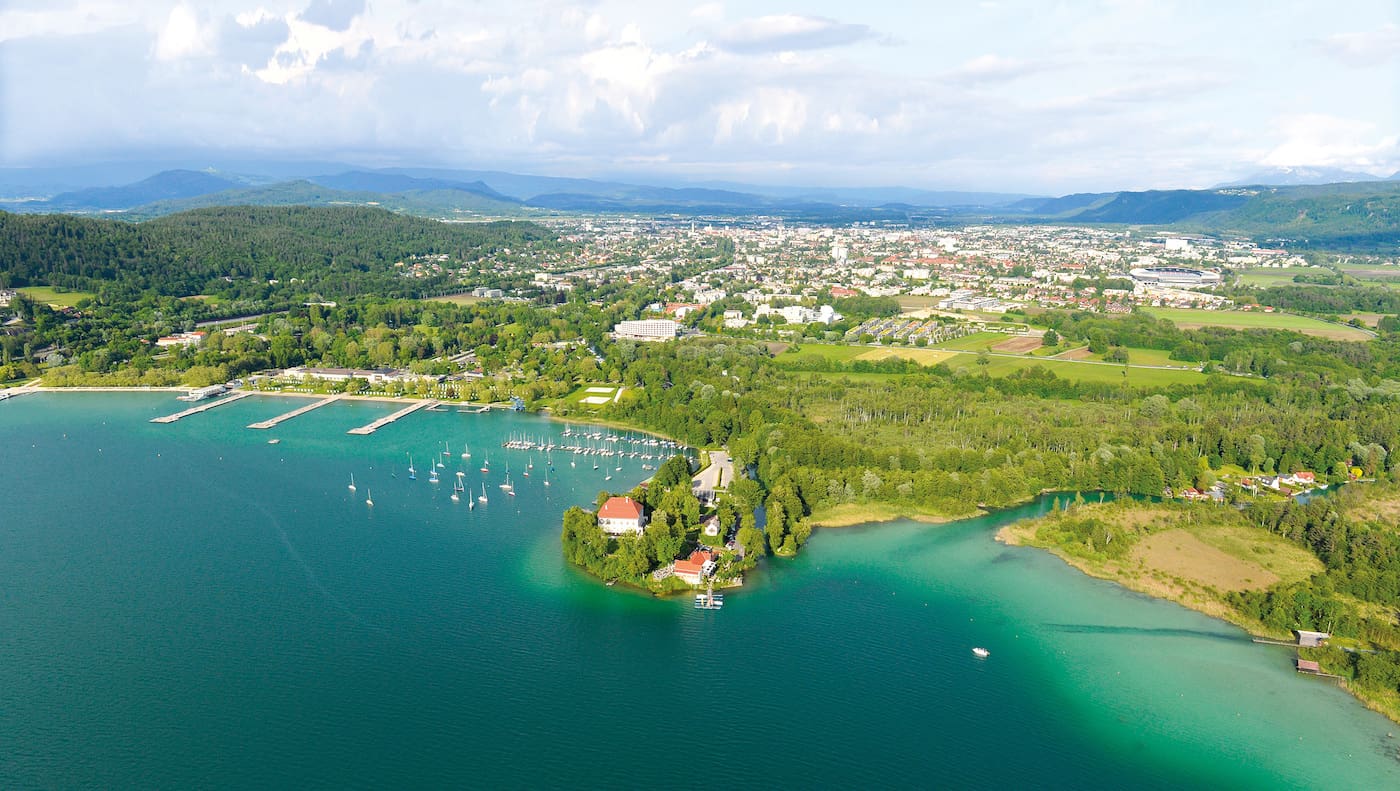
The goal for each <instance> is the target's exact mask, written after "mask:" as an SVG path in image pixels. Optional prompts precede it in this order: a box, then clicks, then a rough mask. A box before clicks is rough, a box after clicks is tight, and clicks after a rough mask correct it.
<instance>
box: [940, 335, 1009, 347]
mask: <svg viewBox="0 0 1400 791" xmlns="http://www.w3.org/2000/svg"><path fill="white" fill-rule="evenodd" d="M1004 340H1006V336H1005V335H1003V334H1001V333H999V332H974V333H972V334H971V335H964V336H963V337H961V338H954V339H952V340H951V341H942V342H941V343H935V344H933V346H932V348H934V349H953V350H956V351H972V352H980V351H982V350H983V349H990V348H992V347H993V346H995V345H997V344H998V343H1001V342H1002V341H1004Z"/></svg>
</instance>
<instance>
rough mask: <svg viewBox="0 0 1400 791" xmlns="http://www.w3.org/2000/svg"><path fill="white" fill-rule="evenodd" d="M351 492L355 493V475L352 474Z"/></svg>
mask: <svg viewBox="0 0 1400 791" xmlns="http://www.w3.org/2000/svg"><path fill="white" fill-rule="evenodd" d="M349 488H350V491H352V492H353V491H355V473H353V472H352V473H350V487H349Z"/></svg>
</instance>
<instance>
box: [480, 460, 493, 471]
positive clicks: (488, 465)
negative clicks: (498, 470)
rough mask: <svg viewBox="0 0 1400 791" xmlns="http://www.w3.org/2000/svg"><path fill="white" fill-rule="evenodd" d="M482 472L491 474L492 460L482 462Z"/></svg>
mask: <svg viewBox="0 0 1400 791" xmlns="http://www.w3.org/2000/svg"><path fill="white" fill-rule="evenodd" d="M481 471H482V472H490V471H491V460H490V459H483V460H482V462H481Z"/></svg>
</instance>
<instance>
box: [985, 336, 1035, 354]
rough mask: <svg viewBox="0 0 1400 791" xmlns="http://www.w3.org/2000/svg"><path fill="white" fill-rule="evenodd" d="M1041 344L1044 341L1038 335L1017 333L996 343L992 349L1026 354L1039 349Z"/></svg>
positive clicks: (1007, 352) (1004, 352) (1005, 352)
mask: <svg viewBox="0 0 1400 791" xmlns="http://www.w3.org/2000/svg"><path fill="white" fill-rule="evenodd" d="M1041 346H1042V342H1041V339H1040V336H1038V335H1016V336H1013V337H1011V338H1007V339H1006V340H1004V341H1002V342H1001V343H998V344H996V345H995V346H993V347H992V351H994V352H1002V353H1003V354H1025V353H1027V352H1031V351H1034V350H1036V349H1039V348H1040V347H1041Z"/></svg>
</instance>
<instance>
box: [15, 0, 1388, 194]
mask: <svg viewBox="0 0 1400 791" xmlns="http://www.w3.org/2000/svg"><path fill="white" fill-rule="evenodd" d="M136 6H137V7H132V6H131V5H129V4H122V3H114V2H107V1H106V0H77V1H76V2H67V3H38V2H31V1H30V0H17V2H13V3H11V4H10V5H9V7H8V8H7V9H6V10H3V11H0V64H3V73H4V75H5V76H4V78H3V80H0V110H3V112H0V118H3V120H0V166H6V167H22V166H38V165H54V164H69V163H84V162H95V161H104V160H114V159H123V158H156V157H159V156H161V155H163V154H170V153H179V154H183V153H187V152H196V153H197V154H200V155H212V154H216V153H219V152H229V153H236V154H245V153H247V152H254V153H256V154H258V155H260V156H267V157H269V158H298V157H299V158H318V159H328V160H343V161H347V162H354V163H356V164H363V165H369V166H374V165H385V166H389V165H415V164H416V165H443V166H453V167H465V168H484V169H501V170H513V171H518V172H533V173H540V174H549V175H567V176H584V177H595V178H617V179H632V180H643V181H653V182H654V181H659V180H671V181H676V182H689V183H696V182H705V181H738V182H747V183H757V184H761V183H768V184H779V185H802V186H875V185H896V184H897V185H903V186H909V187H916V188H926V189H967V190H999V191H1014V192H1036V193H1043V194H1051V193H1057V194H1063V193H1068V192H1075V191H1091V190H1116V189H1145V188H1173V187H1208V186H1211V185H1213V184H1217V183H1221V182H1228V181H1233V180H1238V179H1241V178H1247V177H1249V176H1251V175H1253V174H1255V173H1260V172H1269V171H1271V170H1275V169H1280V168H1326V169H1337V170H1344V171H1350V172H1355V173H1366V174H1370V175H1373V176H1377V177H1382V178H1383V177H1386V176H1389V175H1391V174H1392V173H1395V172H1396V171H1397V170H1400V134H1397V131H1398V130H1400V107H1397V103H1396V102H1394V101H1388V100H1386V99H1385V98H1384V97H1393V96H1395V95H1397V93H1400V77H1397V68H1396V66H1397V62H1400V61H1398V59H1400V19H1398V18H1397V17H1400V11H1397V9H1396V7H1395V6H1394V5H1393V4H1387V3H1361V4H1355V5H1349V6H1347V7H1336V8H1334V7H1317V6H1314V5H1311V4H1303V3H1297V4H1291V5H1288V6H1284V7H1274V6H1270V5H1265V4H1262V3H1250V4H1244V5H1241V6H1237V7H1232V8H1229V9H1224V10H1221V9H1214V8H1209V7H1208V6H1205V5H1203V4H1196V3H1172V4H1159V3H1151V4H1149V3H1134V2H1102V3H1082V4H1060V5H1058V6H1055V7H1051V8H1041V7H1040V6H1039V5H1035V4H1025V3H1009V2H1008V3H1003V2H984V3H978V4H970V5H967V6H965V7H964V6H958V7H940V8H928V9H906V8H900V7H899V6H898V4H894V3H881V2H875V3H866V4H861V5H859V6H849V5H844V4H836V3H831V2H805V3H801V4H779V3H769V2H761V3H753V4H745V5H744V6H743V7H742V8H740V7H739V6H738V5H737V4H727V5H726V4H720V3H687V4H676V5H670V6H668V7H665V8H657V7H654V6H648V5H646V4H639V3H614V2H598V3H555V2H535V3H527V4H521V5H520V6H518V7H516V8H514V9H511V10H505V9H500V8H496V7H491V6H487V5H484V4H475V5H472V6H470V7H467V8H463V7H461V6H459V5H456V4H452V3H445V2H427V1H424V2H406V1H405V2H393V1H391V0H377V1H376V2H372V3H367V2H364V0H358V2H342V1H340V0H311V2H309V3H308V2H307V0H296V2H286V3H284V2H276V0H269V1H267V2H255V1H253V0H220V2H214V3H201V4H199V7H198V8H196V7H194V6H193V5H190V4H186V3H169V2H153V3H139V4H136Z"/></svg>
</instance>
